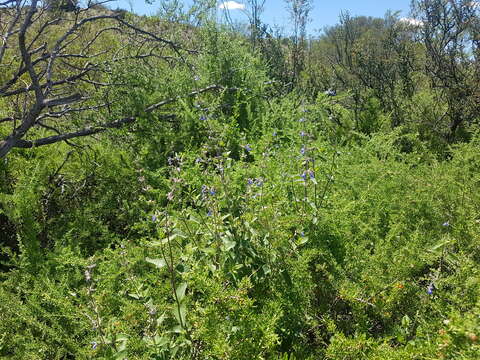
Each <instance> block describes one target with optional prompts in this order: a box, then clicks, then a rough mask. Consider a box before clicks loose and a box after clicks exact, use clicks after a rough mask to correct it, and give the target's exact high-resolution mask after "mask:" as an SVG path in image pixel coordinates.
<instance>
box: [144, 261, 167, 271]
mask: <svg viewBox="0 0 480 360" xmlns="http://www.w3.org/2000/svg"><path fill="white" fill-rule="evenodd" d="M145 261H146V262H149V263H150V264H153V265H155V266H156V267H157V268H159V269H161V268H162V267H164V266H165V265H167V263H166V262H165V260H163V259H150V258H146V259H145Z"/></svg>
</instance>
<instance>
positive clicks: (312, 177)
mask: <svg viewBox="0 0 480 360" xmlns="http://www.w3.org/2000/svg"><path fill="white" fill-rule="evenodd" d="M308 174H309V175H310V179H311V180H314V179H315V173H314V172H313V170H308Z"/></svg>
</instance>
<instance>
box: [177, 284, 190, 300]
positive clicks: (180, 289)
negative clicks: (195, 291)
mask: <svg viewBox="0 0 480 360" xmlns="http://www.w3.org/2000/svg"><path fill="white" fill-rule="evenodd" d="M185 290H187V283H185V282H184V283H181V284H180V285H178V286H177V289H176V290H175V295H176V296H177V300H178V302H182V300H183V298H184V297H185Z"/></svg>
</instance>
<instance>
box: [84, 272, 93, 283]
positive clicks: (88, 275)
mask: <svg viewBox="0 0 480 360" xmlns="http://www.w3.org/2000/svg"><path fill="white" fill-rule="evenodd" d="M84 275H85V281H86V282H90V281H91V280H92V273H91V272H90V270H88V269H87V270H85V273H84Z"/></svg>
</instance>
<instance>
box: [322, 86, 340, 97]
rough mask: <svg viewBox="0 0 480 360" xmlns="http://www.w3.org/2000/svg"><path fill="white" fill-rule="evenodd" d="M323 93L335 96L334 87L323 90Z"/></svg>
mask: <svg viewBox="0 0 480 360" xmlns="http://www.w3.org/2000/svg"><path fill="white" fill-rule="evenodd" d="M324 94H325V95H327V96H336V95H337V91H336V90H335V89H332V88H330V89H328V90H327V91H325V92H324Z"/></svg>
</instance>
